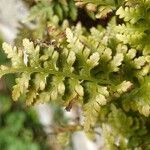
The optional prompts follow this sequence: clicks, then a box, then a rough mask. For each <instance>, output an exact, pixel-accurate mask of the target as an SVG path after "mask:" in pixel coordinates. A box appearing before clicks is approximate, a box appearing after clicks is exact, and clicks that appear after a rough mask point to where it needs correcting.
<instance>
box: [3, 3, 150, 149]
mask: <svg viewBox="0 0 150 150" xmlns="http://www.w3.org/2000/svg"><path fill="white" fill-rule="evenodd" d="M49 3H51V4H52V5H48V4H49ZM64 4H65V5H64ZM75 4H76V7H75ZM84 6H85V8H86V9H87V10H91V12H92V13H93V14H92V15H93V16H94V19H96V18H98V19H103V18H104V17H105V18H107V14H108V13H109V12H112V13H111V16H112V17H111V19H109V20H108V23H107V25H106V27H105V28H104V27H102V26H101V24H100V23H99V24H97V26H96V27H94V26H93V27H92V28H90V30H89V29H88V28H87V27H86V26H82V24H81V23H77V24H76V22H77V21H78V20H76V15H77V14H76V13H77V7H80V9H81V8H82V9H84ZM47 7H48V8H47ZM71 8H73V10H72V9H71ZM72 11H73V12H72ZM78 11H80V10H78ZM86 15H88V14H86ZM89 15H90V16H91V14H89ZM69 17H71V18H72V20H76V22H74V24H76V25H72V21H70V20H69ZM35 18H37V19H38V21H39V23H37V24H40V25H41V24H42V25H44V26H39V27H40V29H42V32H40V33H42V36H39V34H36V36H35V35H34V38H33V37H31V39H36V38H37V39H38V38H41V40H39V41H38V42H36V40H29V39H27V38H25V39H23V41H22V44H21V46H20V47H18V48H16V47H12V46H11V45H9V44H7V43H4V44H3V50H4V52H5V53H6V54H7V56H8V58H10V59H11V65H9V66H1V72H0V75H1V76H3V75H5V74H8V73H16V74H17V77H16V85H15V86H14V88H13V91H12V98H13V99H14V100H15V101H17V100H18V99H19V98H20V97H21V95H24V97H25V100H26V104H27V105H33V104H35V103H44V102H48V101H53V102H55V103H57V104H60V105H61V106H66V107H67V104H68V103H69V102H71V101H72V100H74V99H76V103H80V105H81V106H82V108H83V115H84V123H83V126H84V129H85V131H87V132H88V131H92V129H94V127H95V126H97V125H99V126H100V127H101V128H102V129H103V131H102V133H103V136H104V137H105V145H106V149H108V150H109V149H123V150H124V149H125V150H126V149H129V150H130V149H133V148H135V149H143V147H144V149H147V150H148V149H149V145H150V143H149V142H150V141H149V140H148V141H145V140H146V138H147V135H148V132H149V128H148V126H149V118H146V117H149V115H150V103H149V102H150V96H149V90H150V77H149V72H150V42H149V39H150V36H149V35H150V34H149V33H150V28H149V27H150V1H149V0H138V1H134V0H132V1H131V0H124V1H123V0H121V1H119V0H106V1H105V0H100V1H98V0H95V1H90V0H83V1H82V0H80V1H79V0H77V1H75V2H74V1H67V0H66V1H65V0H63V1H62V2H61V1H58V2H55V1H50V2H49V1H46V0H45V1H39V2H38V3H37V5H35V6H34V7H33V8H32V9H31V16H30V17H29V20H34V19H35ZM45 18H46V19H45ZM43 19H44V22H42V20H43ZM65 19H67V22H68V23H66V22H65V23H64V20H65ZM39 27H38V28H36V29H35V31H34V32H35V33H37V32H38V31H39ZM47 27H48V29H49V30H48V31H47ZM93 132H94V131H93Z"/></svg>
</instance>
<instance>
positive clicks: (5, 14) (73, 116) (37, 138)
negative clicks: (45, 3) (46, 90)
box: [0, 0, 103, 150]
mask: <svg viewBox="0 0 150 150" xmlns="http://www.w3.org/2000/svg"><path fill="white" fill-rule="evenodd" d="M29 2H30V3H29ZM32 2H33V1H32V0H24V1H22V0H0V64H6V63H9V60H8V59H7V58H6V56H5V54H4V53H3V51H2V48H1V46H2V42H4V41H6V42H8V43H11V44H12V45H13V44H14V41H15V39H16V37H17V35H18V33H19V28H20V27H21V26H22V25H23V20H25V18H26V17H27V16H28V14H29V4H31V5H32ZM14 77H15V76H14V75H7V76H4V77H3V78H1V79H0V150H61V149H63V150H98V149H102V141H103V140H102V137H101V136H99V135H98V136H97V138H96V140H95V141H90V140H89V139H88V138H87V137H86V135H85V134H84V132H81V131H76V132H73V130H72V129H70V130H69V131H68V130H66V128H65V127H66V126H65V125H67V124H70V125H74V123H75V122H76V121H77V118H78V117H79V116H80V115H81V110H80V109H79V108H78V109H76V108H74V109H72V110H71V111H70V112H66V111H64V109H63V108H59V107H58V106H57V105H54V104H40V105H36V106H34V107H26V106H25V104H24V102H21V101H20V102H13V101H12V99H11V90H12V86H13V85H14V83H15V79H14ZM66 131H67V132H66Z"/></svg>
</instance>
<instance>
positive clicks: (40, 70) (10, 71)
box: [0, 67, 111, 85]
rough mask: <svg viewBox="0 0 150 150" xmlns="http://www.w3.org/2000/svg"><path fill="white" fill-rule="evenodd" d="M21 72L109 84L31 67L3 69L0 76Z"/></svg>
mask: <svg viewBox="0 0 150 150" xmlns="http://www.w3.org/2000/svg"><path fill="white" fill-rule="evenodd" d="M23 72H27V73H30V74H32V73H35V72H38V73H48V74H52V75H57V76H63V77H69V78H74V79H78V80H84V81H90V82H94V83H97V84H103V85H104V84H111V82H110V81H109V80H100V79H94V78H92V77H88V76H82V75H77V74H74V73H66V72H61V71H56V70H52V69H45V68H32V67H26V68H8V69H5V70H1V73H0V76H3V75H5V74H12V73H23Z"/></svg>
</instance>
